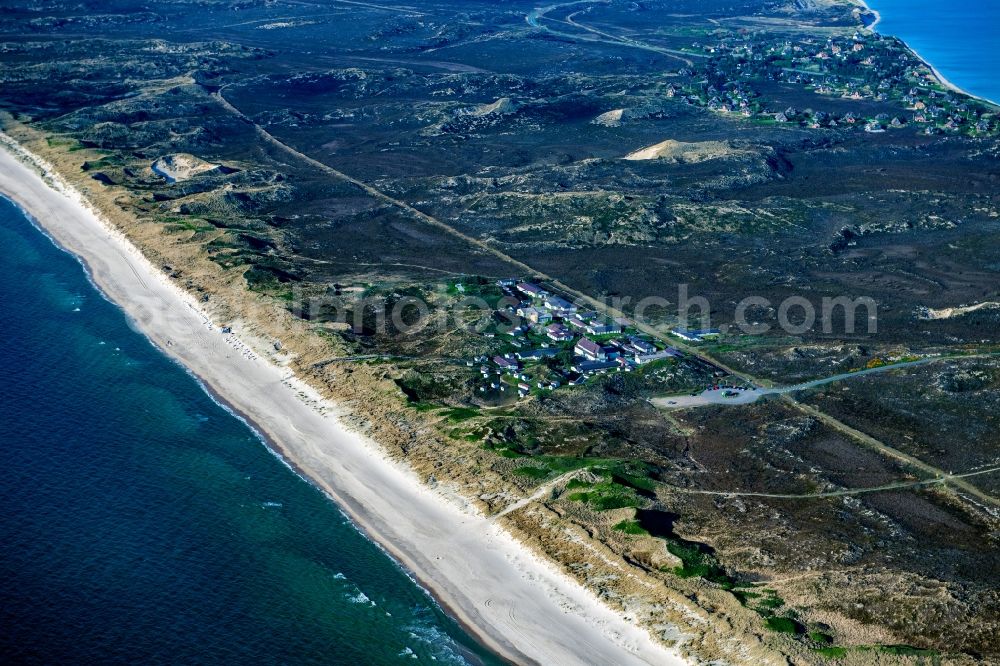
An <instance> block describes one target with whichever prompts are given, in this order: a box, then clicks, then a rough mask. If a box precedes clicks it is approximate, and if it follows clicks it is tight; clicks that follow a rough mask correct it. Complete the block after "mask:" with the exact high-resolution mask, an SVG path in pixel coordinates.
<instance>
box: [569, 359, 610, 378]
mask: <svg viewBox="0 0 1000 666" xmlns="http://www.w3.org/2000/svg"><path fill="white" fill-rule="evenodd" d="M618 367H620V366H619V365H618V361H605V360H600V361H596V360H595V361H577V362H576V363H574V364H573V367H572V370H573V371H574V372H579V373H580V374H582V375H589V374H592V373H595V372H600V371H604V370H611V369H614V368H618Z"/></svg>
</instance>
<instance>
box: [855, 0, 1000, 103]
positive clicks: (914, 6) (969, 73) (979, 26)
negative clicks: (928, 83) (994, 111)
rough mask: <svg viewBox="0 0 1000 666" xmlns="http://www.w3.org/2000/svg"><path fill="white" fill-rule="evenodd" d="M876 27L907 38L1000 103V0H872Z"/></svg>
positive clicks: (951, 75)
mask: <svg viewBox="0 0 1000 666" xmlns="http://www.w3.org/2000/svg"><path fill="white" fill-rule="evenodd" d="M868 6H869V7H871V8H872V9H875V10H877V11H878V12H879V13H880V14H881V15H882V21H881V22H880V23H879V24H878V25H877V26H875V29H876V30H877V31H878V32H880V33H882V34H883V35H893V36H895V37H899V38H900V39H902V40H903V41H904V42H906V43H907V44H908V45H909V46H910V47H911V48H913V49H914V50H915V51H916V52H917V53H919V54H920V55H921V57H923V58H924V59H925V60H926V61H927V62H929V63H930V64H931V65H933V66H934V67H936V68H937V69H938V71H940V72H941V74H943V75H944V76H945V78H947V79H948V80H949V81H951V82H952V83H954V84H955V85H956V86H958V87H959V88H962V89H964V90H966V91H968V92H970V93H972V94H973V95H977V96H979V97H985V98H987V99H989V100H991V101H993V102H996V103H1000V74H998V72H1000V2H997V0H950V1H949V2H942V1H941V0H868Z"/></svg>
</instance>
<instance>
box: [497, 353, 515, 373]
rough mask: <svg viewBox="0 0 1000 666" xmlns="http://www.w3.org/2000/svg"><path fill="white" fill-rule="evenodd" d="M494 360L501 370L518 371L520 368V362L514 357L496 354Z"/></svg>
mask: <svg viewBox="0 0 1000 666" xmlns="http://www.w3.org/2000/svg"><path fill="white" fill-rule="evenodd" d="M493 362H494V363H495V364H496V366H497V367H498V368H500V369H501V370H506V371H508V372H517V370H519V369H520V367H521V366H520V364H519V363H518V362H517V361H515V360H514V359H512V358H504V357H503V356H494V357H493Z"/></svg>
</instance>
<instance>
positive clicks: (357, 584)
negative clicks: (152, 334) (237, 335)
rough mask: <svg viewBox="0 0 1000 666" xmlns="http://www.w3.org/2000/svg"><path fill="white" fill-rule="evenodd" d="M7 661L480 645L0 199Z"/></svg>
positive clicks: (445, 655)
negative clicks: (134, 327) (151, 342)
mask: <svg viewBox="0 0 1000 666" xmlns="http://www.w3.org/2000/svg"><path fill="white" fill-rule="evenodd" d="M0 303H2V305H3V307H2V308H0V345H2V347H0V376H2V382H0V446H2V450H3V456H4V459H3V465H0V509H2V512H3V513H2V516H3V517H2V518H0V654H3V655H4V657H5V661H6V662H7V663H19V662H20V663H47V664H51V663H81V662H99V663H126V662H127V663H144V664H156V663H184V664H200V663H212V664H218V663H240V664H244V663H260V664H279V663H280V664H310V663H317V664H318V663H325V664H357V663H376V664H392V663H414V661H415V660H416V661H417V662H418V663H419V662H423V663H427V662H433V663H444V664H451V663H468V662H471V663H479V662H483V663H488V664H493V663H498V662H497V660H496V659H495V658H494V657H492V656H491V655H490V654H489V653H487V652H486V651H485V650H483V649H482V648H481V647H479V646H478V645H477V644H476V643H475V642H474V641H473V640H472V639H471V638H470V637H469V636H468V635H467V634H465V633H464V632H463V630H462V629H461V628H460V627H459V626H458V625H457V624H456V623H455V622H454V621H452V620H451V619H450V618H449V617H447V616H446V615H445V614H444V613H443V612H442V611H441V609H440V608H439V607H438V606H437V605H436V604H435V603H434V602H433V600H432V599H430V597H429V596H428V595H427V594H426V593H425V592H424V591H423V590H422V589H420V588H419V587H418V586H417V585H416V584H415V583H413V582H412V581H411V580H410V579H409V578H408V577H407V576H406V575H405V574H404V572H403V571H402V570H401V569H400V568H399V567H398V566H397V565H396V564H395V563H394V562H393V561H392V560H390V559H389V558H388V557H387V556H386V555H385V554H384V553H383V552H382V551H381V550H380V549H379V548H377V547H376V546H375V545H374V544H372V543H371V542H370V541H368V540H367V539H365V538H364V537H363V536H362V535H361V534H360V533H359V532H358V531H357V530H356V529H355V528H354V527H353V526H352V525H351V523H350V522H349V521H348V520H347V519H346V518H345V517H344V516H343V514H341V513H340V511H339V510H338V509H337V508H336V506H335V505H334V504H333V503H332V502H330V501H329V500H328V499H327V498H326V497H325V496H324V495H322V494H321V493H320V492H319V491H318V490H316V489H315V488H314V487H313V486H311V485H310V484H308V483H306V482H305V481H303V480H302V479H301V478H299V477H298V476H297V475H296V474H295V473H294V472H292V470H290V469H289V468H288V467H286V466H285V465H284V464H283V463H282V462H281V461H280V460H279V459H278V458H276V457H275V456H273V455H272V454H271V453H270V452H269V451H268V450H267V449H266V448H265V447H264V445H263V444H262V443H261V442H260V440H259V439H258V438H257V437H256V436H255V435H254V433H253V432H252V431H251V430H250V429H249V428H248V427H247V426H246V425H245V424H244V423H243V422H241V421H240V420H238V419H237V418H235V417H234V416H232V415H231V414H229V413H228V412H226V411H225V410H224V409H223V408H222V407H220V406H219V405H217V404H216V403H215V402H213V401H212V400H211V398H210V397H209V396H208V395H207V394H206V393H205V392H204V391H203V390H202V389H201V387H200V386H199V385H198V383H197V382H196V381H195V380H194V378H192V377H191V376H190V375H188V374H187V373H186V372H185V371H184V370H183V369H182V368H181V367H179V366H178V365H176V364H175V363H173V362H171V361H170V360H168V359H167V358H166V357H165V356H163V355H162V354H161V353H160V352H159V351H157V350H156V349H155V348H154V347H153V346H152V345H151V344H150V343H149V342H148V341H147V340H146V339H145V338H144V337H142V336H141V335H140V334H138V333H136V332H135V331H133V330H131V329H130V328H129V325H128V323H127V321H126V319H125V317H124V315H123V314H122V313H121V311H120V310H118V309H117V308H116V307H115V306H113V305H112V304H110V303H108V302H107V301H105V300H104V299H103V298H102V297H101V296H100V295H99V294H98V293H97V292H96V290H95V289H94V288H93V287H92V285H91V284H90V283H89V282H88V281H87V279H86V277H85V274H84V272H83V270H82V268H81V267H80V265H79V264H78V263H77V262H76V261H75V260H74V259H73V258H72V257H70V256H69V255H67V254H65V253H63V252H62V251H60V250H58V249H57V248H55V247H54V246H53V245H52V244H51V242H50V241H49V240H48V239H47V238H46V237H45V236H44V235H42V234H41V233H40V232H39V231H38V230H37V229H35V228H34V227H33V226H31V224H30V223H29V221H28V220H27V219H26V218H25V217H24V216H23V215H22V214H21V213H20V211H18V210H17V209H16V208H15V207H14V206H13V205H11V204H10V203H9V202H8V201H6V200H4V199H0Z"/></svg>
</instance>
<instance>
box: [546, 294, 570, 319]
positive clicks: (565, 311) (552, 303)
mask: <svg viewBox="0 0 1000 666" xmlns="http://www.w3.org/2000/svg"><path fill="white" fill-rule="evenodd" d="M545 307H547V308H549V309H550V310H552V312H553V313H555V314H556V315H558V316H560V317H568V316H570V315H572V314H574V313H576V309H577V308H576V306H575V305H573V304H572V303H570V302H569V301H567V300H566V299H565V298H560V297H559V296H548V297H546V299H545Z"/></svg>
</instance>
